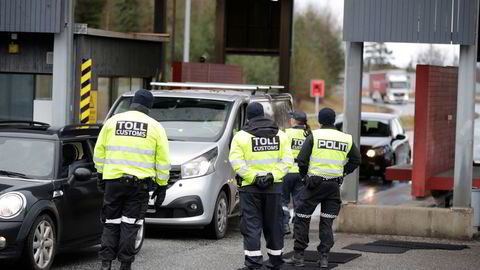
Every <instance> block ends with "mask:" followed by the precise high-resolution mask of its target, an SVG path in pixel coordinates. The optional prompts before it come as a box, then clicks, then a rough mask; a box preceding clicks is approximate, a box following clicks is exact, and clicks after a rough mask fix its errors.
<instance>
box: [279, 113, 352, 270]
mask: <svg viewBox="0 0 480 270" xmlns="http://www.w3.org/2000/svg"><path fill="white" fill-rule="evenodd" d="M318 121H319V123H320V124H321V128H320V129H317V130H314V131H313V132H312V135H310V136H308V137H307V138H306V140H305V143H304V144H303V146H302V149H301V150H300V153H299V155H298V157H297V162H298V166H299V169H300V175H301V176H302V177H305V178H304V179H305V180H304V181H305V182H306V188H305V189H303V190H302V193H301V195H300V196H299V202H298V206H297V208H296V209H295V210H296V213H295V215H296V218H295V222H294V238H295V243H294V255H293V257H292V258H291V259H290V260H287V263H288V264H293V265H296V266H303V265H304V258H303V255H304V250H305V249H306V248H307V246H308V242H309V239H308V232H309V228H310V218H311V216H312V213H313V211H314V210H315V208H316V207H317V205H318V204H319V203H320V204H321V213H320V230H319V234H320V245H319V246H318V247H317V250H318V251H319V252H320V261H319V265H320V267H321V268H328V253H329V251H330V249H331V248H332V246H333V243H334V241H333V231H332V224H333V220H334V219H335V218H336V217H337V215H338V213H339V212H340V206H341V199H340V185H341V184H342V182H343V177H344V176H346V175H348V174H350V173H352V172H353V171H354V170H355V169H356V168H357V167H358V165H360V152H359V150H358V148H357V147H356V146H355V144H354V143H353V141H352V136H351V135H349V134H345V133H343V132H340V131H338V130H337V129H336V128H335V126H334V123H335V112H334V111H333V110H332V109H330V108H324V109H322V110H320V112H319V113H318Z"/></svg>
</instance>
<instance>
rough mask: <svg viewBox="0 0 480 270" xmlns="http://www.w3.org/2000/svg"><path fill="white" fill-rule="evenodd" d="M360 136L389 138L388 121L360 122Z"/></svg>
mask: <svg viewBox="0 0 480 270" xmlns="http://www.w3.org/2000/svg"><path fill="white" fill-rule="evenodd" d="M361 136H364V137H388V136H390V125H389V123H388V121H377V120H367V121H365V120H362V130H361Z"/></svg>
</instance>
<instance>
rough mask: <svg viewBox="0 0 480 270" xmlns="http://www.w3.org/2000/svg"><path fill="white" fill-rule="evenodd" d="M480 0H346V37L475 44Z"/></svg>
mask: <svg viewBox="0 0 480 270" xmlns="http://www.w3.org/2000/svg"><path fill="white" fill-rule="evenodd" d="M477 3H478V0H345V7H344V11H345V12H344V25H343V27H344V29H343V39H344V40H345V41H358V42H363V41H370V42H418V43H446V44H448V43H453V44H464V45H472V44H474V42H475V37H476V20H477V16H478V10H477Z"/></svg>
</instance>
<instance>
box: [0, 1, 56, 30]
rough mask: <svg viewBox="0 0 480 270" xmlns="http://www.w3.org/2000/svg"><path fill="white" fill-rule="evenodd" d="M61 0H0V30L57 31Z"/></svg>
mask: <svg viewBox="0 0 480 270" xmlns="http://www.w3.org/2000/svg"><path fill="white" fill-rule="evenodd" d="M63 6H64V1H62V0H0V32H35V33H59V32H60V30H61V25H62V23H61V22H62V20H63Z"/></svg>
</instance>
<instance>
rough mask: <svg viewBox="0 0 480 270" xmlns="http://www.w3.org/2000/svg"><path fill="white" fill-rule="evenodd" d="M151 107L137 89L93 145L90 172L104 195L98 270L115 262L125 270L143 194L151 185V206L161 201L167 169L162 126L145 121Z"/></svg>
mask: <svg viewBox="0 0 480 270" xmlns="http://www.w3.org/2000/svg"><path fill="white" fill-rule="evenodd" d="M152 105H153V96H152V93H150V92H149V91H147V90H143V89H142V90H138V91H137V92H136V93H135V96H134V97H133V100H132V104H131V106H130V110H129V111H127V112H124V113H119V114H117V115H115V116H113V117H111V118H110V119H108V120H107V121H106V122H105V124H104V126H103V128H102V130H101V131H100V135H99V137H98V139H97V143H96V145H95V152H94V161H95V167H96V168H97V172H98V173H99V174H101V176H102V178H103V180H102V181H100V186H101V187H102V188H104V192H105V195H104V200H103V211H102V215H103V218H104V227H103V234H102V239H101V249H100V252H99V256H100V259H101V260H102V267H101V269H102V270H108V269H110V268H111V263H112V260H114V259H116V258H118V260H119V261H120V262H121V265H120V269H121V270H127V269H131V264H132V262H133V261H134V259H135V253H134V252H135V238H136V236H137V232H138V229H139V228H140V226H142V225H143V220H144V217H145V213H146V211H147V207H148V199H149V193H148V192H149V190H153V189H155V186H156V189H155V191H154V193H153V194H154V195H153V198H156V201H155V206H156V207H158V206H159V205H161V203H162V202H163V199H164V198H165V192H166V185H167V181H168V178H169V170H170V156H169V151H168V140H167V136H166V134H165V130H164V129H163V127H162V125H161V124H160V123H158V122H157V121H156V120H154V119H153V118H151V117H149V116H148V112H149V110H150V109H151V108H152Z"/></svg>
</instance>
